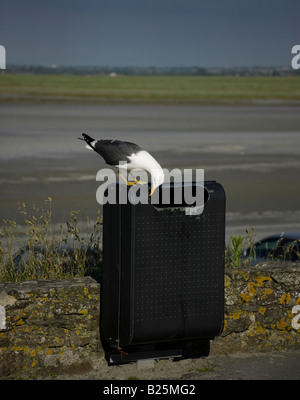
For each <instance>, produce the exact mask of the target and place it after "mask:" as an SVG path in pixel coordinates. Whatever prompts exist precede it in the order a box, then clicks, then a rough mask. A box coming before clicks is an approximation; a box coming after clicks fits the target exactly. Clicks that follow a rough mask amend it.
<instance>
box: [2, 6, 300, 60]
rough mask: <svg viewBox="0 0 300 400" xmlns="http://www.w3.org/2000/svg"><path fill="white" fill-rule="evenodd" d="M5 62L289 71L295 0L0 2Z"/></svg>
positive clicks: (299, 23)
mask: <svg viewBox="0 0 300 400" xmlns="http://www.w3.org/2000/svg"><path fill="white" fill-rule="evenodd" d="M0 44H1V45H3V46H5V48H6V62H7V64H31V65H49V64H50V65H51V64H58V65H73V66H78V65H93V66H195V65H197V66H203V67H214V66H216V67H219V66H228V67H231V66H254V65H260V66H279V65H284V66H290V63H291V59H292V55H291V48H292V47H293V45H295V44H300V0H247V1H246V0H206V1H203V0H0Z"/></svg>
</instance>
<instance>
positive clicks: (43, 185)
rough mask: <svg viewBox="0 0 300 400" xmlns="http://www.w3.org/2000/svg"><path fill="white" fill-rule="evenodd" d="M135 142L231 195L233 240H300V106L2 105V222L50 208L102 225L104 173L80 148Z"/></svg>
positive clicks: (171, 165) (99, 163)
mask: <svg viewBox="0 0 300 400" xmlns="http://www.w3.org/2000/svg"><path fill="white" fill-rule="evenodd" d="M82 132H86V133H88V134H90V135H91V136H95V137H96V138H113V139H121V140H129V141H133V142H136V143H138V144H140V145H141V146H144V147H145V148H147V149H148V150H149V151H150V152H152V154H153V155H154V156H155V157H156V158H157V159H158V161H159V162H160V163H161V164H162V166H163V167H165V168H169V169H172V168H203V169H204V171H205V179H212V180H217V181H218V182H220V183H221V184H222V185H223V186H224V188H225V191H226V196H227V215H226V217H227V230H226V236H227V238H228V237H229V235H231V234H234V233H244V231H245V229H247V228H251V227H256V234H257V237H258V238H261V237H263V236H265V235H267V234H272V233H276V232H281V231H300V178H299V171H300V107H299V106H291V107H284V106H249V107H247V106H243V107H237V106H235V107H232V106H227V107H226V106H214V107H196V106H136V105H132V106H124V105H122V106H121V105H111V106H110V105H66V104H63V105H62V104H57V105H56V104H51V105H50V104H41V105H31V104H24V105H21V104H19V105H14V104H1V105H0V184H1V191H0V218H1V219H2V218H3V217H6V216H8V215H10V216H11V217H16V204H17V202H18V201H19V200H21V201H25V202H26V204H28V205H30V204H32V203H36V204H41V203H43V201H44V200H45V199H46V198H47V197H48V196H50V197H51V198H52V199H53V204H52V211H53V215H54V219H55V221H57V222H61V221H62V218H63V215H64V213H65V212H68V211H70V210H81V216H82V218H85V216H87V215H88V216H89V217H90V218H91V219H94V218H95V215H96V212H97V210H98V209H99V208H100V206H99V205H98V204H97V202H96V190H97V188H98V186H99V184H100V183H99V182H96V180H95V177H96V173H97V171H98V170H99V169H100V168H103V167H105V164H104V162H103V160H102V159H101V157H100V156H98V155H97V154H96V153H92V152H89V151H88V150H86V149H85V148H84V146H83V143H82V142H81V141H79V140H77V137H78V136H80V135H81V133H82Z"/></svg>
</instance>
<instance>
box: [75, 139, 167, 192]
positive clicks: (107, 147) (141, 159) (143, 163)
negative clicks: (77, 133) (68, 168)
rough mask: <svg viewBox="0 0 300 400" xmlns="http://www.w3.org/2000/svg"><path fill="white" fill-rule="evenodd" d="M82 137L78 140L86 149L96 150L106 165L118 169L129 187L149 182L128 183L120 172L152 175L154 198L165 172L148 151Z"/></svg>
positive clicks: (135, 146) (123, 144)
mask: <svg viewBox="0 0 300 400" xmlns="http://www.w3.org/2000/svg"><path fill="white" fill-rule="evenodd" d="M82 136H83V139H82V138H78V139H80V140H84V141H85V142H86V145H85V147H86V148H87V149H89V150H95V151H96V152H97V153H98V154H100V156H102V157H103V158H104V161H105V162H106V164H108V165H112V166H114V167H116V168H118V169H119V174H120V176H121V178H122V179H123V180H124V181H125V182H126V184H127V185H128V186H130V185H135V184H145V183H147V182H143V181H138V180H137V179H135V181H134V182H129V181H127V180H126V179H125V178H124V176H123V175H122V173H121V172H120V170H122V169H123V170H127V171H129V173H130V172H131V171H139V170H144V171H146V172H148V173H150V175H151V191H150V195H149V196H152V195H153V193H154V191H155V189H156V188H157V187H158V186H160V185H161V184H162V183H163V181H164V172H163V169H162V167H161V166H160V164H159V163H158V162H157V161H156V160H155V158H154V157H152V155H151V154H150V153H148V151H146V150H144V149H142V148H141V147H140V146H138V145H137V144H135V143H131V142H123V141H121V140H97V139H93V138H91V137H90V136H89V135H87V134H86V133H83V134H82ZM122 162H123V163H124V162H125V164H122Z"/></svg>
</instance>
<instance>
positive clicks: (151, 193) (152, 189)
mask: <svg viewBox="0 0 300 400" xmlns="http://www.w3.org/2000/svg"><path fill="white" fill-rule="evenodd" d="M154 190H155V187H154V186H152V188H151V192H150V194H149V196H152V195H153V193H154Z"/></svg>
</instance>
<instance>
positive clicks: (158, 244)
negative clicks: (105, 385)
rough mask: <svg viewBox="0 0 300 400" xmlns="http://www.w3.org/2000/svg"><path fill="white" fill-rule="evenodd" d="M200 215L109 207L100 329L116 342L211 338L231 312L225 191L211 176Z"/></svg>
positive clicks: (140, 206)
mask: <svg viewBox="0 0 300 400" xmlns="http://www.w3.org/2000/svg"><path fill="white" fill-rule="evenodd" d="M205 188H206V190H207V193H209V199H208V201H207V202H206V204H205V206H204V211H203V213H202V214H200V215H186V214H185V212H184V211H182V210H180V209H176V208H175V209H172V210H170V209H160V208H157V207H155V206H153V205H151V204H146V205H143V204H137V205H135V206H133V205H131V204H126V205H106V206H104V232H103V235H104V255H103V256H104V271H103V282H102V286H101V288H102V298H101V305H102V318H101V330H102V334H103V336H104V338H105V340H106V341H107V342H108V343H110V344H111V345H112V346H115V344H116V343H118V344H119V345H122V346H130V345H136V344H139V343H155V342H163V341H172V340H184V339H199V338H212V337H214V336H216V335H218V334H220V333H221V331H222V328H223V316H224V250H225V194H224V191H223V188H222V186H221V185H219V184H218V183H216V182H205Z"/></svg>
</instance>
